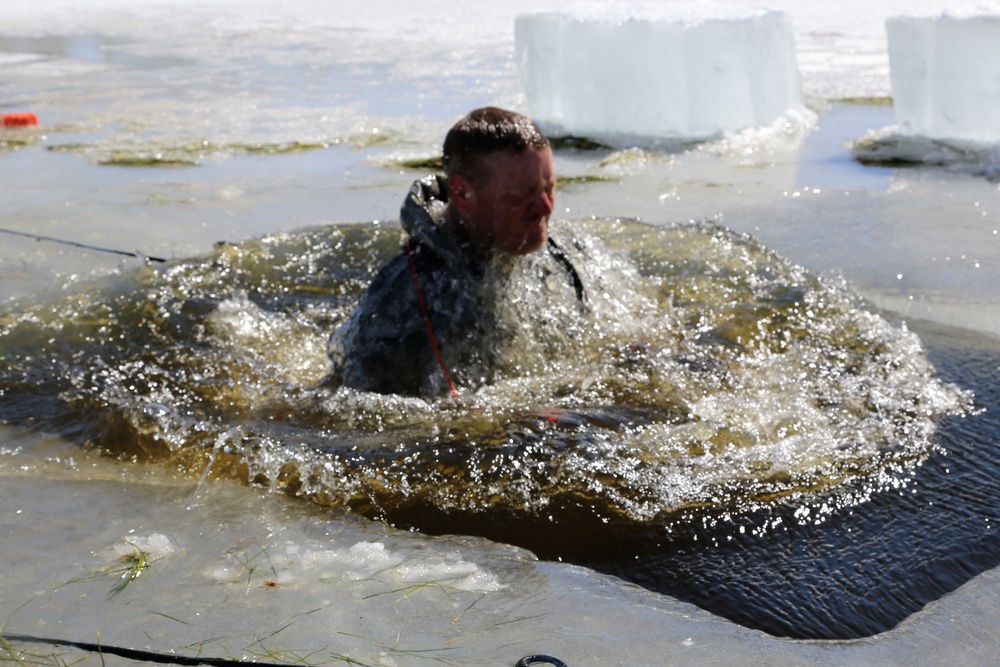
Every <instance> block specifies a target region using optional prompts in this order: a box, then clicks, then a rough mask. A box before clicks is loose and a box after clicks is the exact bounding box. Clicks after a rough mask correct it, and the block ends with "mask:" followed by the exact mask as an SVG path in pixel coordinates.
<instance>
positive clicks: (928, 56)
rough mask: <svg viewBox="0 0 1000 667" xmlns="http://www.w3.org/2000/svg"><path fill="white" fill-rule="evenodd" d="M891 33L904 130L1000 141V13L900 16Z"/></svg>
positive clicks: (893, 20) (889, 29)
mask: <svg viewBox="0 0 1000 667" xmlns="http://www.w3.org/2000/svg"><path fill="white" fill-rule="evenodd" d="M886 33H887V35H888V40H889V41H888V45H889V66H890V70H891V79H892V95H893V100H894V105H895V108H896V122H897V123H898V125H899V131H900V133H901V134H904V135H919V136H924V137H928V138H933V139H954V140H965V141H976V142H988V143H994V142H1000V15H969V16H958V15H951V14H945V15H941V16H936V17H918V16H898V17H892V18H889V19H888V20H887V21H886Z"/></svg>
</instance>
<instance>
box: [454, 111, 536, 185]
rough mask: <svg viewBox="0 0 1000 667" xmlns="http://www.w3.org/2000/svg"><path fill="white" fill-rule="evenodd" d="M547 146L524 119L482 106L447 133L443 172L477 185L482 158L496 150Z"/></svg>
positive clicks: (527, 120) (532, 123) (517, 150)
mask: <svg viewBox="0 0 1000 667" xmlns="http://www.w3.org/2000/svg"><path fill="white" fill-rule="evenodd" d="M548 145H549V140H548V138H546V136H545V134H544V133H542V130H541V129H540V128H539V127H538V125H536V124H535V121H533V120H531V119H530V118H528V117H527V116H524V115H522V114H519V113H516V112H514V111H507V110H506V109H499V108H497V107H483V108H481V109H476V110H474V111H470V112H469V113H468V114H466V115H465V116H464V117H463V118H462V119H461V120H459V121H458V122H457V123H455V125H454V126H453V127H452V128H451V130H449V131H448V135H447V136H446V137H445V139H444V171H445V173H446V174H448V175H449V176H450V175H451V174H461V175H462V176H464V177H465V178H467V179H469V180H470V181H472V182H473V183H479V182H480V178H481V177H482V175H483V174H482V166H481V164H480V158H482V157H483V156H485V155H489V154H490V153H495V152H497V151H511V152H514V153H517V152H520V151H523V150H526V149H528V148H533V149H535V150H539V149H542V148H544V147H546V146H548Z"/></svg>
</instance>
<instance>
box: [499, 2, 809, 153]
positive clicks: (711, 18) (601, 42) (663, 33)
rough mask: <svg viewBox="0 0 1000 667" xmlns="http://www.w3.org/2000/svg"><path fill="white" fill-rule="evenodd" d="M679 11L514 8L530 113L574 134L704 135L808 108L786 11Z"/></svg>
mask: <svg viewBox="0 0 1000 667" xmlns="http://www.w3.org/2000/svg"><path fill="white" fill-rule="evenodd" d="M691 7H695V8H696V9H694V10H692V9H691ZM679 11H681V9H680V8H679V7H678V5H677V4H675V3H669V4H667V3H655V4H653V3H630V4H628V5H621V4H602V5H600V6H597V5H590V6H584V7H576V8H574V9H573V11H572V13H564V12H558V13H545V12H542V13H535V14H522V15H519V16H518V17H517V18H516V20H515V50H516V58H517V63H518V71H519V75H520V77H521V82H522V84H523V86H524V90H525V93H526V97H527V104H528V110H529V113H530V114H531V115H532V116H534V117H535V118H536V119H537V120H539V121H540V122H542V123H543V124H545V125H547V126H549V127H555V128H557V129H559V130H561V131H564V132H566V133H570V134H578V135H586V136H592V137H593V136H616V135H625V136H636V137H651V138H681V139H701V138H706V137H710V136H713V135H717V134H719V133H720V132H723V131H727V130H728V131H735V130H741V129H744V128H748V127H755V126H761V125H769V124H771V123H772V122H774V121H775V120H777V119H778V118H780V117H781V116H783V115H785V114H786V113H787V112H788V111H789V110H795V111H796V112H798V111H800V110H802V109H803V104H802V92H801V82H800V78H799V70H798V64H797V61H796V58H795V42H794V38H793V35H792V28H791V23H790V21H789V20H788V19H787V17H786V16H785V15H784V14H783V13H780V12H774V11H765V10H757V9H754V10H747V9H741V8H734V7H733V6H726V7H721V6H711V5H705V4H702V3H699V4H697V5H692V4H688V5H687V8H686V11H687V12H688V13H687V14H679V13H678V12H679ZM692 11H693V12H695V13H691V12H692Z"/></svg>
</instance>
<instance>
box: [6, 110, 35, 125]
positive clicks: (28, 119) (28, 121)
mask: <svg viewBox="0 0 1000 667" xmlns="http://www.w3.org/2000/svg"><path fill="white" fill-rule="evenodd" d="M0 118H3V126H4V127H23V126H26V125H38V116H36V115H35V114H33V113H31V112H28V111H25V112H21V113H5V114H3V115H2V116H0Z"/></svg>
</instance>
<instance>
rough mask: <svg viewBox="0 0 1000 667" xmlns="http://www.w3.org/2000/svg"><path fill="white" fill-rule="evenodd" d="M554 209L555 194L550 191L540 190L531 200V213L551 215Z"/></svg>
mask: <svg viewBox="0 0 1000 667" xmlns="http://www.w3.org/2000/svg"><path fill="white" fill-rule="evenodd" d="M554 209H555V194H554V193H552V192H542V193H541V194H539V195H538V196H537V197H535V199H534V201H532V213H535V214H536V215H539V216H547V215H552V211H553V210H554Z"/></svg>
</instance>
